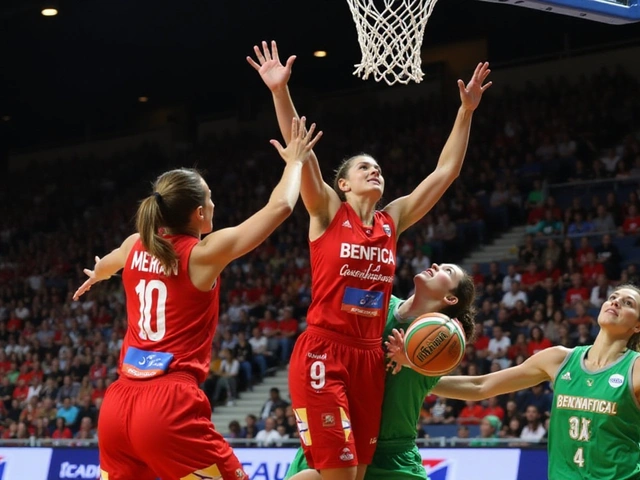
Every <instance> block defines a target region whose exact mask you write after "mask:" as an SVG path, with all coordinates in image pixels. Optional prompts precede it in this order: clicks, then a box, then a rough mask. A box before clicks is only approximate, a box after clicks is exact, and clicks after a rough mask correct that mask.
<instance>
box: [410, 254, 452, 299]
mask: <svg viewBox="0 0 640 480" xmlns="http://www.w3.org/2000/svg"><path fill="white" fill-rule="evenodd" d="M463 277H464V272H463V271H462V269H461V268H460V267H458V266H457V265H454V264H451V263H442V264H437V263H434V264H433V265H431V267H430V268H428V269H426V270H425V271H423V272H420V273H418V274H417V275H416V276H415V277H414V279H413V283H414V285H415V287H416V293H415V294H416V297H421V296H423V295H424V296H426V297H427V298H430V299H435V298H438V299H445V297H446V300H447V302H446V303H448V304H455V303H456V302H457V301H458V299H457V298H456V297H455V296H453V295H451V294H450V292H451V291H452V290H454V289H455V288H456V287H457V286H458V284H459V283H460V280H461V279H462V278H463ZM451 302H453V303H451Z"/></svg>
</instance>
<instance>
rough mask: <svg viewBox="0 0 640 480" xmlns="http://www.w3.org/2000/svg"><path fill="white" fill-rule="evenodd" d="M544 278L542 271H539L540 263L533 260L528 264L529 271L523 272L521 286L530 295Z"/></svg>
mask: <svg viewBox="0 0 640 480" xmlns="http://www.w3.org/2000/svg"><path fill="white" fill-rule="evenodd" d="M558 276H560V272H558ZM542 279H543V277H542V272H539V271H538V264H537V263H536V261H533V260H532V261H531V262H529V264H528V265H527V271H526V272H524V273H523V274H522V281H521V282H520V286H521V287H522V290H523V291H524V292H525V293H526V294H527V296H530V295H531V294H532V293H533V291H534V290H535V289H536V288H538V287H539V286H540V284H541V282H542Z"/></svg>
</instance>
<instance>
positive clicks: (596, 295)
mask: <svg viewBox="0 0 640 480" xmlns="http://www.w3.org/2000/svg"><path fill="white" fill-rule="evenodd" d="M611 293H613V287H612V286H611V285H610V284H609V280H607V276H606V275H605V274H600V275H598V278H597V280H596V285H595V286H594V287H593V288H592V289H591V296H590V297H589V303H590V304H591V305H593V306H594V307H595V308H600V307H601V306H602V304H603V303H604V302H605V301H606V300H607V298H609V295H611Z"/></svg>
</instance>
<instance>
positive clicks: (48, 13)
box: [40, 6, 58, 17]
mask: <svg viewBox="0 0 640 480" xmlns="http://www.w3.org/2000/svg"><path fill="white" fill-rule="evenodd" d="M40 13H42V15H43V16H45V17H55V16H56V15H58V9H57V8H55V7H52V6H48V7H45V8H43V9H42V11H41V12H40Z"/></svg>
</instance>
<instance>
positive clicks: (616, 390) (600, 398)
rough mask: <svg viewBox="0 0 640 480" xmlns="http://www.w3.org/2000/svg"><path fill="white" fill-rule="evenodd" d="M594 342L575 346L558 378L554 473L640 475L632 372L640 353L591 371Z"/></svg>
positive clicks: (562, 478) (603, 479) (619, 479)
mask: <svg viewBox="0 0 640 480" xmlns="http://www.w3.org/2000/svg"><path fill="white" fill-rule="evenodd" d="M589 348H591V347H590V346H586V347H576V348H574V349H573V350H572V351H571V353H569V354H568V355H567V358H566V359H565V361H564V362H563V363H562V365H561V366H560V369H559V370H558V373H557V375H556V378H555V380H554V382H553V390H554V400H553V407H552V409H551V424H550V427H549V479H550V480H577V479H589V480H596V479H597V480H626V479H639V478H640V447H639V444H640V405H639V404H638V401H637V399H636V396H635V395H634V392H633V385H632V372H633V364H634V362H635V360H636V359H637V358H638V356H639V355H640V354H638V353H636V352H633V351H631V350H629V351H627V352H626V353H625V354H624V355H622V356H621V357H620V359H618V360H617V361H616V362H614V363H613V364H611V365H609V366H607V367H605V368H603V369H601V370H597V371H594V372H590V371H588V370H587V368H586V367H585V364H584V359H585V356H586V354H587V352H588V351H589Z"/></svg>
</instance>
